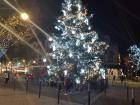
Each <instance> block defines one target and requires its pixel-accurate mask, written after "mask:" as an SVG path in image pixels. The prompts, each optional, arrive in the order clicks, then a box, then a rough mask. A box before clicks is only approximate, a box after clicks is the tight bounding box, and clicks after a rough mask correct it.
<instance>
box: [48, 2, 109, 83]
mask: <svg viewBox="0 0 140 105" xmlns="http://www.w3.org/2000/svg"><path fill="white" fill-rule="evenodd" d="M62 13H63V15H62V16H60V17H58V19H57V25H56V26H55V29H56V30H58V34H54V35H53V36H52V38H53V40H52V43H51V48H52V50H53V54H52V58H53V59H55V60H56V62H54V63H53V64H52V65H49V66H48V69H49V70H48V71H49V74H54V73H55V74H57V73H61V74H62V73H64V75H65V76H69V77H71V78H74V80H75V82H77V83H78V82H80V80H81V79H82V80H83V79H86V80H87V79H89V78H92V77H94V76H95V75H98V74H99V71H100V67H101V64H102V60H101V56H102V55H103V54H104V52H105V50H106V49H107V47H108V45H107V44H106V43H105V42H101V41H99V37H98V34H97V33H96V32H95V31H93V30H92V26H91V24H90V22H89V20H90V19H91V18H92V17H93V14H91V15H89V16H88V11H87V9H85V8H84V7H82V2H81V0H64V2H63V3H62Z"/></svg>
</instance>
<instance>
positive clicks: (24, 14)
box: [20, 13, 29, 20]
mask: <svg viewBox="0 0 140 105" xmlns="http://www.w3.org/2000/svg"><path fill="white" fill-rule="evenodd" d="M20 16H21V18H22V19H23V20H28V19H29V15H28V14H27V13H21V14H20Z"/></svg>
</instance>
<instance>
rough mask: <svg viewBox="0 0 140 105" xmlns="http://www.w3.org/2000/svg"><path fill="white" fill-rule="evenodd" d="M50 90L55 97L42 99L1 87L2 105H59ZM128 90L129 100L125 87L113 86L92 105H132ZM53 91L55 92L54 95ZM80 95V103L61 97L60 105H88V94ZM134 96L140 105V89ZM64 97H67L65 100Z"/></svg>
mask: <svg viewBox="0 0 140 105" xmlns="http://www.w3.org/2000/svg"><path fill="white" fill-rule="evenodd" d="M131 83H133V82H131ZM133 84H137V85H138V84H140V83H136V82H135V83H133ZM48 89H49V90H48V91H47V92H48V94H53V95H54V96H55V97H54V96H50V95H48V96H46V95H42V96H41V97H40V98H38V94H37V93H32V92H30V93H28V94H26V92H25V91H23V90H18V89H16V90H15V91H14V90H13V88H9V87H3V86H1V87H0V105H58V103H57V95H56V91H57V90H56V89H55V90H54V89H51V87H50V88H48ZM128 90H129V94H128V95H129V97H128V98H127V88H126V87H125V85H122V86H121V85H120V84H119V85H117V84H115V85H113V86H112V85H111V86H109V88H108V89H107V91H106V95H105V92H102V93H99V94H96V95H94V96H92V97H91V105H132V87H129V89H128ZM51 91H54V93H53V92H51ZM49 92H50V93H49ZM76 94H77V95H76ZM78 94H79V93H75V94H74V97H73V98H76V99H77V100H78V101H73V99H72V97H71V95H66V96H64V95H63V96H62V95H61V98H60V104H59V105H88V104H87V100H86V101H85V100H83V99H84V98H87V96H85V95H84V94H86V93H84V94H79V95H78ZM80 95H81V96H80ZM133 96H134V97H135V105H140V88H138V87H136V88H133ZM63 97H65V99H64V98H63ZM82 97H83V98H82ZM80 100H81V102H80Z"/></svg>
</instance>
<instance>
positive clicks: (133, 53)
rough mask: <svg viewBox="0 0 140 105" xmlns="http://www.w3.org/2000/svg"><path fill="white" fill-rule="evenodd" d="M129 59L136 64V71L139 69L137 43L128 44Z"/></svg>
mask: <svg viewBox="0 0 140 105" xmlns="http://www.w3.org/2000/svg"><path fill="white" fill-rule="evenodd" d="M128 51H129V60H130V62H132V63H133V65H135V66H136V71H138V70H140V48H139V47H138V46H137V45H133V46H130V47H129V49H128Z"/></svg>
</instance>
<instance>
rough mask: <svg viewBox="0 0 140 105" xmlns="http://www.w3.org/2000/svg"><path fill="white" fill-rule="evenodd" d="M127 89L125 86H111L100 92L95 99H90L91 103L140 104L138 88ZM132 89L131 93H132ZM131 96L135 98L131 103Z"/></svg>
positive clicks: (113, 104)
mask: <svg viewBox="0 0 140 105" xmlns="http://www.w3.org/2000/svg"><path fill="white" fill-rule="evenodd" d="M128 91H129V92H128V96H129V97H128V98H127V89H126V88H125V87H114V86H111V87H110V88H109V89H107V91H106V95H105V93H102V94H100V96H99V97H98V98H96V99H93V100H92V102H91V103H92V104H91V105H140V89H137V88H134V89H133V90H132V88H129V89H128ZM132 91H133V95H132ZM132 96H134V98H135V104H132Z"/></svg>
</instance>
